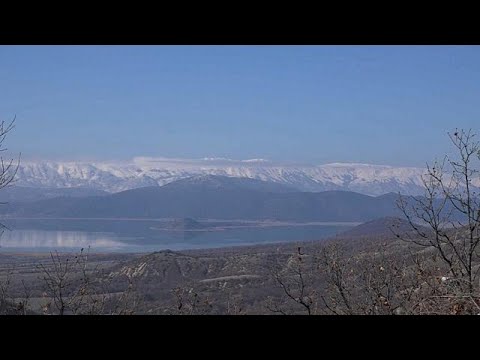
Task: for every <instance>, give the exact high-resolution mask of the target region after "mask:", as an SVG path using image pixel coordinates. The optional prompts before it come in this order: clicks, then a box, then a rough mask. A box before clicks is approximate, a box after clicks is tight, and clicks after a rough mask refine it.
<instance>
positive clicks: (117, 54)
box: [0, 46, 480, 165]
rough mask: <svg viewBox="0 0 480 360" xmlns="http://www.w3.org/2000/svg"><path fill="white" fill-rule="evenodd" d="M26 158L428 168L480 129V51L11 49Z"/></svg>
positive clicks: (7, 109) (12, 102) (6, 91)
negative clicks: (450, 134)
mask: <svg viewBox="0 0 480 360" xmlns="http://www.w3.org/2000/svg"><path fill="white" fill-rule="evenodd" d="M14 114H16V115H17V128H16V129H15V132H14V133H13V134H12V135H11V136H10V138H9V141H8V146H9V148H10V149H11V150H12V151H21V152H22V153H23V155H24V156H25V157H26V158H50V159H86V158H88V159H127V158H131V157H134V156H164V157H186V158H198V157H206V156H208V157H213V156H215V157H229V158H235V159H246V158H269V159H272V160H277V161H289V162H291V161H294V162H309V163H326V162H334V161H342V162H343V161H348V162H368V163H379V164H392V165H423V164H424V163H425V161H427V160H431V159H433V157H435V156H437V155H442V153H444V152H445V151H446V150H447V149H448V145H449V143H448V139H447V137H446V132H447V131H448V130H451V129H453V128H455V127H464V128H474V129H476V130H477V131H480V48H479V47H475V46H470V47H459V46H452V47H447V46H412V47H406V46H388V47H385V46H192V47H188V46H0V118H1V119H5V120H8V119H10V118H11V117H13V115H14Z"/></svg>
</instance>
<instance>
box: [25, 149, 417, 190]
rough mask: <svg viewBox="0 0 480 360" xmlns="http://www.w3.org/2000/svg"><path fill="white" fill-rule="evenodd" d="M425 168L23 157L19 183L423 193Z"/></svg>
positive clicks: (97, 187) (109, 187) (98, 187)
mask: <svg viewBox="0 0 480 360" xmlns="http://www.w3.org/2000/svg"><path fill="white" fill-rule="evenodd" d="M423 173H424V169H422V168H415V167H393V166H385V165H370V164H346V163H333V164H326V165H317V166H315V165H310V166H309V165H292V164H289V165H285V164H277V163H273V162H270V161H267V160H264V159H250V160H231V159H223V158H204V159H193V160H190V159H166V158H148V157H138V158H135V159H133V161H130V162H60V161H38V162H32V161H30V162H26V161H23V162H22V164H21V165H20V168H19V170H18V173H17V177H16V179H17V182H16V185H17V186H19V187H32V188H39V187H40V188H71V187H82V188H88V189H94V190H102V191H107V192H110V193H114V192H119V191H124V190H130V189H135V188H141V187H147V186H159V185H160V186H161V185H164V184H167V183H170V182H173V181H176V180H180V179H184V178H188V177H192V176H196V175H221V176H230V177H240V178H251V179H257V180H263V181H268V182H275V183H278V184H282V185H287V186H289V187H291V188H295V189H297V190H299V191H309V192H320V191H329V190H343V191H354V192H358V193H361V194H365V195H373V196H377V195H382V194H387V193H391V192H401V193H403V194H409V195H417V194H420V193H422V189H423V187H422V181H421V175H422V174H423Z"/></svg>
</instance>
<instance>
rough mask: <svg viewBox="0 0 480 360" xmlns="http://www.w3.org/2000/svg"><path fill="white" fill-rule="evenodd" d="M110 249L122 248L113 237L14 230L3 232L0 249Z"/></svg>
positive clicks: (70, 232) (93, 234)
mask: <svg viewBox="0 0 480 360" xmlns="http://www.w3.org/2000/svg"><path fill="white" fill-rule="evenodd" d="M89 246H90V247H92V248H112V249H116V248H119V247H122V246H124V243H122V242H119V241H115V236H114V235H111V234H103V233H89V232H82V231H46V230H14V231H4V233H3V235H2V236H1V238H0V248H2V249H4V248H21V249H41V248H51V249H56V248H88V247H89Z"/></svg>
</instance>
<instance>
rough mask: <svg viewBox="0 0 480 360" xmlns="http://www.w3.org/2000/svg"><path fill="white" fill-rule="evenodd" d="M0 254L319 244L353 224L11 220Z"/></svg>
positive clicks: (3, 238)
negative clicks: (197, 227)
mask: <svg viewBox="0 0 480 360" xmlns="http://www.w3.org/2000/svg"><path fill="white" fill-rule="evenodd" d="M7 225H8V227H9V228H10V229H12V231H9V230H6V231H4V233H3V235H2V236H1V237H0V252H2V251H3V252H5V251H12V252H13V251H22V252H41V251H52V250H55V249H56V250H74V249H80V248H87V247H90V248H91V250H92V251H98V252H152V251H159V250H164V249H171V250H183V249H201V248H214V247H227V246H239V245H254V244H266V243H282V242H292V241H310V240H319V239H322V238H325V237H329V236H334V235H335V234H337V233H339V232H341V231H344V230H347V229H349V228H350V227H351V226H352V225H346V224H344V225H305V226H273V227H257V228H235V229H228V230H223V231H216V230H212V231H164V230H163V231H162V230H158V229H156V226H158V223H155V222H154V221H151V220H145V221H124V220H91V221H88V220H58V219H55V220H54V219H51V220H50V219H49V220H41V221H40V220H33V221H32V220H19V219H17V220H10V222H9V223H8V224H7Z"/></svg>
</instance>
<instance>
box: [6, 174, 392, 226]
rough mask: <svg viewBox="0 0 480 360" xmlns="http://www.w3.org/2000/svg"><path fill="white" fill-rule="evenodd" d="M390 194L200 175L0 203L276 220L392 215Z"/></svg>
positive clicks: (83, 212)
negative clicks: (103, 192) (105, 192)
mask: <svg viewBox="0 0 480 360" xmlns="http://www.w3.org/2000/svg"><path fill="white" fill-rule="evenodd" d="M396 199H397V195H396V194H386V195H381V196H378V197H372V196H368V195H364V194H359V193H355V192H348V191H325V192H299V191H297V190H296V189H293V188H291V187H288V186H285V185H282V184H278V183H273V182H264V181H261V180H256V179H248V178H232V177H224V176H218V175H200V176H194V177H190V178H187V179H182V180H178V181H175V182H172V183H169V184H167V185H164V186H151V187H143V188H138V189H132V190H126V191H123V192H118V193H115V194H110V195H103V196H87V197H82V198H79V197H56V198H52V199H46V200H40V201H36V202H29V203H23V204H22V203H11V204H8V205H5V206H2V207H0V213H1V214H3V215H4V216H10V217H53V218H64V217H65V218H142V219H157V218H185V217H188V218H193V219H207V218H209V219H248V220H272V219H273V220H282V221H367V220H371V219H374V218H377V217H382V216H393V215H398V214H399V213H398V210H397V208H396V205H395V201H396Z"/></svg>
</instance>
